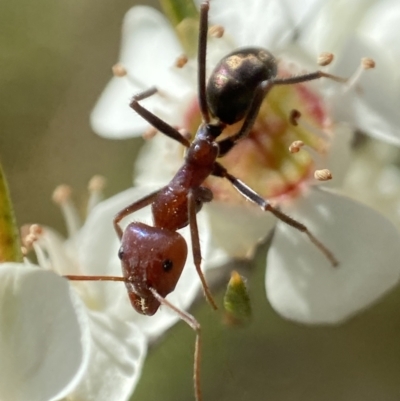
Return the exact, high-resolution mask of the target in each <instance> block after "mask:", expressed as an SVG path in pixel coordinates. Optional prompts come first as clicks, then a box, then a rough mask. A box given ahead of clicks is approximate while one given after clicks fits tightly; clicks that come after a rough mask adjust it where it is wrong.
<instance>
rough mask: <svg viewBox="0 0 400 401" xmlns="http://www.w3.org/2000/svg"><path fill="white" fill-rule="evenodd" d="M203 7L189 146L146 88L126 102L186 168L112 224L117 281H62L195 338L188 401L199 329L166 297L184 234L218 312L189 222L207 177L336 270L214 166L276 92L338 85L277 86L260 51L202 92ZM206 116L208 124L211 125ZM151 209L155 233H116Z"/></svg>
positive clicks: (225, 64)
mask: <svg viewBox="0 0 400 401" xmlns="http://www.w3.org/2000/svg"><path fill="white" fill-rule="evenodd" d="M208 9H209V3H208V2H207V1H206V2H204V3H203V4H202V5H201V14H200V28H199V45H198V69H199V71H198V90H199V105H200V111H201V114H202V118H203V123H202V124H201V126H200V127H199V129H198V131H197V133H196V136H195V139H194V140H193V142H192V143H190V142H189V141H188V140H187V139H186V138H185V137H183V136H182V135H181V134H180V133H179V132H178V131H177V130H176V129H175V128H173V127H172V126H170V125H168V124H167V123H165V122H164V121H163V120H161V119H160V118H158V117H157V116H155V115H154V114H152V113H151V112H149V111H148V110H147V109H145V108H143V107H142V106H141V105H140V103H139V102H140V101H141V100H143V99H145V98H147V97H149V96H152V95H154V94H155V93H156V92H157V89H156V88H151V89H149V90H147V91H145V92H142V93H140V94H138V95H136V96H134V97H133V99H132V101H131V103H130V106H131V107H132V109H133V110H135V111H136V112H137V113H138V114H139V115H140V116H141V117H143V118H144V119H145V120H147V121H148V122H149V123H150V124H151V125H152V126H153V127H155V128H156V129H157V130H158V131H160V132H162V133H163V134H165V135H167V136H168V137H170V138H172V139H174V140H176V141H178V142H180V143H181V144H182V145H184V146H185V147H187V153H186V156H185V161H184V163H183V165H182V167H181V168H180V169H179V171H178V172H177V173H176V175H175V176H174V177H173V179H172V180H171V181H170V183H169V184H168V185H166V186H165V187H164V188H162V189H160V190H159V191H156V192H153V193H151V194H149V195H148V196H146V197H144V198H142V199H140V200H138V201H135V202H134V203H132V204H131V205H129V206H127V207H126V208H124V209H123V210H122V211H120V212H119V213H118V214H117V215H116V217H115V218H114V228H115V230H116V232H117V235H118V237H119V238H120V240H121V248H120V251H119V254H118V255H119V258H120V259H121V262H122V271H123V277H107V276H67V278H68V279H71V280H107V281H123V282H125V285H126V287H127V290H128V294H129V298H130V301H131V303H132V305H133V307H134V308H135V310H136V311H137V312H138V313H141V314H144V315H149V316H151V315H153V314H154V313H156V312H157V310H158V308H159V306H160V305H161V304H164V305H166V306H168V307H170V308H172V309H173V310H175V311H176V312H177V313H178V314H179V316H180V317H181V318H182V319H183V320H184V321H185V322H186V323H188V324H189V325H190V326H191V327H192V328H193V329H194V330H195V331H196V333H197V337H196V351H195V374H194V379H195V396H196V400H197V401H200V400H201V393H200V386H199V363H200V358H199V352H200V351H199V350H200V325H199V324H198V322H197V321H196V319H195V318H194V317H193V316H191V315H190V314H188V313H186V312H184V311H181V310H179V309H178V308H176V307H175V306H173V305H172V304H171V303H170V302H168V301H167V300H166V299H165V297H166V296H167V295H168V294H169V293H170V292H172V291H173V290H174V289H175V286H176V284H177V282H178V280H179V277H180V275H181V273H182V270H183V267H184V265H185V262H186V256H187V245H186V242H185V240H184V239H183V237H182V236H181V235H180V234H179V233H177V230H179V229H181V228H183V227H185V226H188V225H189V227H190V233H191V239H192V253H193V258H194V263H195V266H196V270H197V273H198V275H199V277H200V280H201V282H202V285H203V288H204V291H205V295H206V297H207V299H208V301H209V302H210V303H211V305H212V306H213V308H215V309H216V308H217V307H216V304H215V302H214V300H213V298H212V296H211V294H210V291H209V289H208V286H207V284H206V281H205V278H204V276H203V273H202V271H201V267H200V264H201V249H200V242H199V234H198V228H197V220H196V214H197V212H198V211H199V210H200V209H201V207H202V205H203V203H205V202H210V201H211V200H212V198H213V196H212V192H211V191H210V190H209V189H208V188H206V187H204V186H202V184H203V182H204V181H205V179H206V178H207V177H209V176H210V175H214V176H217V177H221V178H225V179H227V180H228V181H230V182H231V184H232V185H233V186H234V187H235V188H236V189H237V190H238V191H239V192H240V193H241V194H242V195H243V196H244V197H246V198H247V199H248V200H249V201H251V202H253V203H255V204H256V205H258V206H259V207H261V208H262V209H263V210H264V211H269V212H271V213H273V214H274V215H275V216H276V217H277V218H278V219H280V220H282V221H283V222H285V223H286V224H288V225H290V226H292V227H294V228H296V229H297V230H299V231H301V232H303V233H305V234H306V235H307V236H308V237H309V238H310V240H311V241H312V242H313V243H314V244H315V245H316V246H317V248H318V249H319V250H320V251H321V252H323V253H324V255H325V256H326V257H327V259H328V260H329V261H330V262H331V264H332V265H334V266H336V265H337V264H338V262H337V261H336V259H335V258H334V256H333V255H332V253H331V252H330V251H329V250H328V249H327V248H326V247H325V246H324V245H323V244H322V243H321V242H320V241H319V240H318V239H317V238H316V237H314V236H313V235H312V234H311V233H310V232H309V231H308V229H307V227H306V226H304V225H303V224H301V223H299V222H298V221H296V220H294V219H292V218H291V217H289V216H287V215H286V214H284V213H282V212H281V211H280V210H279V209H277V208H275V207H273V206H271V205H270V204H269V202H268V201H267V200H265V199H263V198H262V197H261V196H260V195H258V194H257V193H256V192H254V191H253V190H252V189H251V188H249V187H248V186H246V185H245V184H244V183H243V182H241V181H240V180H239V179H237V178H236V177H234V176H232V175H231V174H229V172H228V171H227V170H226V169H225V168H224V167H223V166H222V165H221V164H219V163H218V162H217V161H216V160H217V158H218V157H223V156H224V155H226V154H227V153H228V152H229V150H230V149H232V147H233V146H235V144H236V143H237V142H238V141H239V140H240V139H242V138H244V137H246V136H247V135H248V134H249V131H250V129H251V128H252V126H253V124H254V122H255V119H256V117H257V114H258V112H259V109H260V106H261V103H262V101H263V100H264V98H265V97H266V95H267V94H268V92H269V91H270V90H271V89H272V87H273V86H275V85H289V84H296V83H300V82H305V81H310V80H315V79H318V78H321V77H327V78H331V79H334V80H341V79H339V78H337V77H335V76H332V75H330V74H326V73H324V72H321V71H316V72H314V73H310V74H305V75H299V76H293V77H288V78H282V79H280V78H277V77H276V74H277V62H276V60H275V58H274V57H273V55H272V54H271V53H269V52H268V51H266V50H264V49H262V48H254V47H253V48H243V49H239V50H237V51H235V52H233V53H231V54H229V55H227V56H226V57H224V58H223V59H222V60H221V61H220V62H219V64H218V65H217V66H216V68H215V69H214V71H213V73H212V75H211V76H210V78H209V81H208V84H207V86H206V48H207V31H208ZM210 114H212V116H213V119H212V120H211V117H210ZM242 119H243V124H242V126H241V128H240V129H239V131H238V132H237V133H236V134H234V135H232V136H230V137H228V138H226V139H223V140H221V141H217V138H218V137H219V136H220V135H221V133H222V131H223V130H224V129H225V127H226V126H227V125H231V124H234V123H236V122H238V121H240V120H242ZM149 205H151V211H152V215H153V223H154V226H149V225H145V224H143V223H137V222H134V223H131V224H129V225H128V226H127V227H126V229H125V230H124V231H123V230H122V228H121V227H120V225H119V223H120V221H121V220H122V219H123V218H125V217H126V216H128V215H130V214H131V213H134V212H135V211H137V210H139V209H142V208H144V207H146V206H149Z"/></svg>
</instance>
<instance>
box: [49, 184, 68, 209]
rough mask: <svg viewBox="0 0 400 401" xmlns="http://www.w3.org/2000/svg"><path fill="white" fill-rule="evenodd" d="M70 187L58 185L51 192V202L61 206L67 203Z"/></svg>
mask: <svg viewBox="0 0 400 401" xmlns="http://www.w3.org/2000/svg"><path fill="white" fill-rule="evenodd" d="M71 193H72V190H71V187H70V186H69V185H66V184H62V185H59V186H58V187H57V188H56V189H55V190H54V192H53V196H52V199H53V202H54V203H56V204H57V205H62V204H63V203H65V202H67V201H68V200H69V199H71Z"/></svg>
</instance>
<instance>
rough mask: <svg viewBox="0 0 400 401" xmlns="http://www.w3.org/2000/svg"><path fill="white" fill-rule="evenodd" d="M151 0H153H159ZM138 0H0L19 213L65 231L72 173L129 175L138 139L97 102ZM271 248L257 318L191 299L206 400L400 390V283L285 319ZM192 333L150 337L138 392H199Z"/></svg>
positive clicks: (7, 161)
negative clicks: (369, 300)
mask: <svg viewBox="0 0 400 401" xmlns="http://www.w3.org/2000/svg"><path fill="white" fill-rule="evenodd" d="M154 3H155V2H154ZM133 5H134V2H132V1H126V0H114V1H112V2H111V1H108V2H101V1H94V0H79V1H78V0H70V1H54V0H38V1H35V2H32V1H28V0H20V1H18V2H16V1H14V2H12V1H3V2H0V71H1V73H0V80H1V91H0V124H1V128H0V159H1V161H2V163H3V167H4V170H5V172H6V174H7V175H8V179H9V185H10V190H11V194H12V197H13V200H14V202H15V209H16V214H17V219H18V222H19V224H20V225H22V224H25V223H28V222H38V223H42V224H47V225H51V226H53V227H55V228H57V229H58V230H60V231H61V232H64V226H63V222H62V218H61V214H60V212H59V210H58V209H57V207H56V206H54V205H53V203H52V201H51V193H52V191H53V189H54V187H56V186H57V185H59V184H61V183H68V184H70V185H71V186H72V187H73V188H74V189H75V193H76V198H77V200H78V202H81V203H82V204H83V203H84V199H85V197H86V185H87V182H88V180H89V179H90V178H91V177H92V176H93V175H94V174H103V175H105V176H106V177H107V179H108V183H109V184H108V187H107V193H108V194H109V195H110V194H113V193H116V192H118V191H119V190H121V189H124V188H126V187H128V186H129V185H130V184H131V182H132V166H133V162H134V158H135V155H136V153H137V151H138V149H139V147H140V144H141V140H140V139H131V140H126V141H120V142H117V141H116V142H113V141H109V140H105V139H101V138H99V137H97V136H96V135H95V134H94V133H93V132H92V131H91V129H90V127H89V113H90V110H91V108H92V107H93V105H94V104H95V101H96V99H97V97H98V96H99V94H100V93H101V91H102V89H103V88H104V86H105V84H106V83H107V82H108V80H109V79H110V77H111V72H110V67H111V66H112V65H113V64H114V63H115V62H116V61H117V59H118V52H119V42H120V28H121V22H122V18H123V16H124V14H125V12H126V11H127V10H128V9H129V8H130V7H131V6H133ZM264 260H265V249H260V251H259V252H258V256H257V258H256V260H255V262H254V264H253V266H252V269H250V268H249V270H248V275H249V276H250V281H249V285H250V292H251V299H252V302H253V309H254V318H253V321H252V323H251V324H250V325H249V326H247V327H245V328H240V329H239V328H235V329H232V328H228V327H226V326H224V325H223V324H222V323H221V320H222V319H221V315H220V314H217V313H215V312H213V311H212V310H211V308H210V307H209V306H208V305H206V304H205V302H204V300H202V299H201V300H200V302H199V303H198V304H197V305H196V306H195V307H194V308H193V313H194V315H195V316H196V317H197V318H198V319H199V321H200V322H201V323H202V324H203V333H204V346H203V351H204V352H203V364H202V386H203V391H204V401H214V400H219V401H225V400H230V401H239V400H274V401H286V400H287V401H289V400H309V401H310V400H323V401H334V400H335V401H338V400H343V401H376V400H379V401H392V400H393V401H395V400H399V399H400V379H399V373H400V345H399V342H400V341H399V339H400V313H399V310H398V305H399V301H400V291H399V290H396V291H394V292H392V293H391V294H389V295H388V296H387V297H385V299H384V300H383V301H382V302H380V303H379V304H377V305H376V306H375V307H373V308H370V309H369V310H368V311H365V312H364V313H361V314H360V315H359V316H357V317H356V318H354V319H352V320H351V321H350V322H348V323H347V324H345V325H342V326H340V327H333V328H328V327H320V328H309V327H304V326H299V325H296V324H293V323H291V322H287V321H284V320H283V319H281V318H280V317H279V316H277V315H276V314H275V313H274V312H273V310H272V309H271V308H270V306H269V305H268V303H267V301H266V298H265V290H264V278H263V277H264V273H265V267H264ZM193 345H194V333H193V332H192V331H191V330H190V329H189V328H188V327H187V326H186V325H185V324H183V323H181V324H178V325H176V326H175V327H174V328H173V329H172V330H170V331H169V332H168V333H167V334H166V336H165V337H164V338H162V339H160V340H159V342H158V343H157V344H156V345H155V346H154V347H153V348H152V349H151V351H150V353H149V357H148V359H147V361H146V365H145V368H144V371H143V375H142V379H141V381H140V382H139V385H138V387H137V390H136V392H135V394H134V395H133V397H132V399H133V400H135V401H159V400H160V401H161V400H162V401H169V400H171V401H172V400H173V401H181V400H193V387H192V364H193Z"/></svg>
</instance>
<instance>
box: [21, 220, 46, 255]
mask: <svg viewBox="0 0 400 401" xmlns="http://www.w3.org/2000/svg"><path fill="white" fill-rule="evenodd" d="M42 233H43V228H42V227H41V226H40V225H39V224H32V225H30V226H23V227H22V228H21V239H22V244H23V248H24V250H23V253H24V255H26V254H27V253H28V252H29V251H30V250H31V249H32V247H33V244H34V242H36V241H37V240H38V239H39V237H40V235H42Z"/></svg>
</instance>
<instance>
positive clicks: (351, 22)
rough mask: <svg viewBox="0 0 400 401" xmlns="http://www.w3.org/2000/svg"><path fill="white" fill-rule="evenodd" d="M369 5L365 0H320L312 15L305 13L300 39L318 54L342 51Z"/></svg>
mask: <svg viewBox="0 0 400 401" xmlns="http://www.w3.org/2000/svg"><path fill="white" fill-rule="evenodd" d="M286 1H287V0H286ZM292 1H293V0H292ZM312 3H313V2H312ZM299 6H300V4H299ZM368 6H369V4H368V1H365V0H353V1H351V2H349V1H347V0H324V1H316V2H315V4H313V5H312V9H311V14H309V15H305V17H304V18H303V19H302V21H301V27H300V29H299V38H298V42H299V43H301V44H302V45H303V47H304V49H305V50H307V51H308V52H310V54H313V55H314V56H317V55H318V54H320V53H321V52H332V53H334V54H335V55H337V54H340V51H341V48H342V46H344V45H345V44H346V41H347V39H348V37H349V36H352V35H354V33H355V31H356V29H357V26H358V24H359V22H360V20H361V19H362V16H363V13H365V12H366V11H367V9H368Z"/></svg>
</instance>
